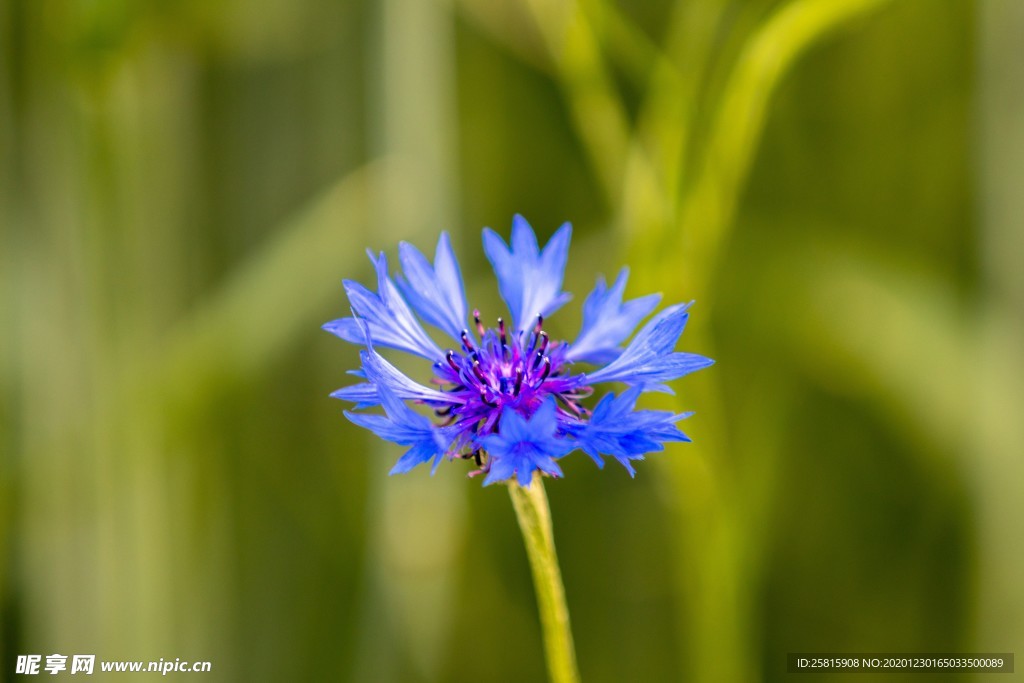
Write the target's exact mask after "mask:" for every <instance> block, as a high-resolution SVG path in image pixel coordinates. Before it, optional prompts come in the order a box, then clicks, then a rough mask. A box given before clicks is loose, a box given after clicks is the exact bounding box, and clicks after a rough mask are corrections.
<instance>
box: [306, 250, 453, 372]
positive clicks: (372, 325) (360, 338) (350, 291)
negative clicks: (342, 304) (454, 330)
mask: <svg viewBox="0 0 1024 683" xmlns="http://www.w3.org/2000/svg"><path fill="white" fill-rule="evenodd" d="M370 260H371V261H373V264H374V267H375V268H376V270H377V293H376V294H374V293H373V292H371V291H370V290H368V289H367V288H366V287H364V286H362V285H361V284H359V283H358V282H354V281H352V280H345V281H344V285H345V293H346V294H347V295H348V298H349V303H351V304H352V310H353V312H354V313H355V315H356V316H358V317H359V318H361V319H362V321H364V322H365V324H366V326H367V328H368V329H369V332H370V338H371V339H372V341H373V343H374V344H379V345H380V346H390V347H391V348H394V349H399V350H400V351H406V352H408V353H412V354H415V355H417V356H423V357H424V358H427V359H429V360H438V359H440V358H442V357H443V354H442V353H441V350H440V349H439V348H438V347H437V344H435V343H434V342H433V340H431V339H430V337H428V336H427V333H426V332H424V331H423V326H422V325H420V323H419V321H417V320H416V318H415V317H414V316H413V314H412V311H411V310H409V305H408V304H406V303H405V300H404V299H403V298H402V295H401V294H400V293H399V291H398V288H397V287H396V286H395V283H394V282H392V281H391V278H390V277H389V276H388V261H387V257H386V256H384V254H383V253H381V254H380V255H379V256H378V257H377V258H374V257H373V255H372V254H370ZM323 328H324V329H325V330H327V331H328V332H331V333H333V334H336V335H338V336H339V337H341V338H342V339H344V340H345V341H349V342H352V343H354V344H361V343H363V342H364V335H363V330H362V329H361V324H360V323H359V322H358V321H356V320H355V319H354V318H341V319H340V320H332V321H331V322H329V323H327V324H326V325H324V326H323Z"/></svg>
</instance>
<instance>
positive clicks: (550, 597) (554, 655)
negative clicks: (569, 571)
mask: <svg viewBox="0 0 1024 683" xmlns="http://www.w3.org/2000/svg"><path fill="white" fill-rule="evenodd" d="M508 489H509V494H510V495H511V496H512V506H513V507H514V508H515V510H516V517H517V518H518V519H519V528H520V530H522V532H523V542H524V543H525V544H526V554H527V555H528V556H529V558H530V569H532V570H533V585H534V588H535V590H536V591H537V607H538V608H539V609H540V623H541V627H542V628H543V629H544V650H545V653H546V655H547V660H548V672H549V673H550V675H551V680H552V682H553V683H577V682H578V681H579V680H580V675H579V672H578V671H577V670H576V652H575V649H574V648H573V644H572V629H571V628H570V626H569V609H568V608H567V607H566V606H565V589H564V588H563V587H562V573H561V571H559V569H558V556H557V555H556V554H555V538H554V535H553V534H552V533H551V510H550V508H548V497H547V494H546V493H545V492H544V482H543V481H542V480H541V475H540V472H537V473H536V474H534V476H533V482H532V483H531V484H530V486H528V487H523V486H520V485H519V484H517V483H516V482H515V481H512V482H511V483H510V484H509V487H508Z"/></svg>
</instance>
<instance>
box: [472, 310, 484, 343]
mask: <svg viewBox="0 0 1024 683" xmlns="http://www.w3.org/2000/svg"><path fill="white" fill-rule="evenodd" d="M473 321H474V322H475V323H476V331H477V332H479V333H480V338H481V339H483V338H484V324H483V323H482V322H480V309H478V308H474V309H473Z"/></svg>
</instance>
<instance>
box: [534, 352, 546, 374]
mask: <svg viewBox="0 0 1024 683" xmlns="http://www.w3.org/2000/svg"><path fill="white" fill-rule="evenodd" d="M544 359H545V358H544V352H543V351H537V354H536V355H535V356H534V357H533V367H532V369H533V370H536V369H537V366H538V365H540V362H541V361H542V360H544Z"/></svg>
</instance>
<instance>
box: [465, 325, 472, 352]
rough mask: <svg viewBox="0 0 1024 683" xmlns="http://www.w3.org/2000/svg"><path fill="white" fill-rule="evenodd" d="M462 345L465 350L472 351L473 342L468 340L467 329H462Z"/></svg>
mask: <svg viewBox="0 0 1024 683" xmlns="http://www.w3.org/2000/svg"><path fill="white" fill-rule="evenodd" d="M462 346H463V348H465V349H466V351H468V352H470V353H472V352H473V342H471V341H470V340H469V330H463V331H462Z"/></svg>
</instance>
